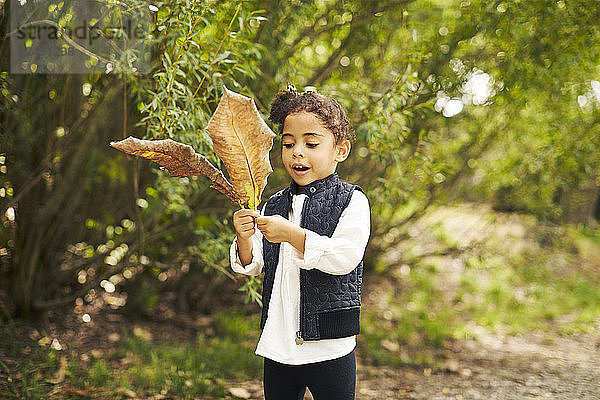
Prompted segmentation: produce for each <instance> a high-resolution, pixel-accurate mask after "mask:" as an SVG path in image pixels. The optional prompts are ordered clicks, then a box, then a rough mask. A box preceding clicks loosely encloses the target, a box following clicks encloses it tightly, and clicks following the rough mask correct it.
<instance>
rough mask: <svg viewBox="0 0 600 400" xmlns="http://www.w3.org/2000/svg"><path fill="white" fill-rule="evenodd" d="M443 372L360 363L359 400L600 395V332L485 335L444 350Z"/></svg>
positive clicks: (591, 398)
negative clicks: (551, 336)
mask: <svg viewBox="0 0 600 400" xmlns="http://www.w3.org/2000/svg"><path fill="white" fill-rule="evenodd" d="M447 356H448V357H449V358H448V360H447V361H446V363H445V365H444V367H445V368H444V369H443V370H433V371H432V370H430V369H417V368H407V367H406V368H400V369H392V368H388V367H383V368H378V367H370V366H363V367H362V372H361V373H360V377H361V381H360V384H359V390H358V394H359V396H358V398H359V399H364V400H367V399H373V400H375V399H377V400H379V399H427V400H450V399H453V400H461V399H464V400H467V399H474V400H477V399H486V400H488V399H498V400H512V399H514V400H517V399H518V400H522V399H554V400H598V399H600V336H598V335H592V334H586V335H573V336H569V337H559V338H555V339H553V340H548V339H547V338H544V337H543V336H542V335H535V334H530V335H526V336H516V337H504V338H501V337H497V336H487V337H483V338H480V339H479V340H477V341H475V340H471V341H467V342H463V343H460V344H458V345H456V346H455V348H454V349H453V350H452V351H451V352H448V354H447Z"/></svg>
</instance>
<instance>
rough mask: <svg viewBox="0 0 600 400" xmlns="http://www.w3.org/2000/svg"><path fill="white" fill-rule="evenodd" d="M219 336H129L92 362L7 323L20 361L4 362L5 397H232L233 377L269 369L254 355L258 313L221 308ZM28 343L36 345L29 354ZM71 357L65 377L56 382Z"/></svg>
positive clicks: (4, 345) (9, 347) (8, 350)
mask: <svg viewBox="0 0 600 400" xmlns="http://www.w3.org/2000/svg"><path fill="white" fill-rule="evenodd" d="M214 325H215V328H214V329H215V335H214V336H211V337H208V336H206V335H203V334H200V335H198V336H197V338H196V340H195V342H193V343H181V342H152V341H149V340H146V339H144V338H142V337H138V336H135V335H128V336H126V337H124V338H123V339H122V340H121V341H120V343H119V345H118V346H117V347H116V349H115V351H113V352H110V353H107V354H106V355H98V356H97V357H93V356H92V357H91V358H90V359H89V361H87V362H84V361H82V360H81V358H80V357H79V355H78V354H76V353H75V352H74V351H71V352H70V353H68V354H67V353H66V352H65V351H57V350H55V349H52V348H50V347H46V346H40V345H39V344H38V343H37V342H36V341H33V340H29V339H23V338H19V337H16V336H15V333H16V330H17V326H16V325H15V324H12V325H10V324H8V325H5V326H3V327H2V328H1V331H0V334H1V335H2V341H1V344H0V354H2V355H6V357H7V358H9V359H11V360H20V361H19V362H17V363H11V365H10V366H9V365H6V364H5V363H1V364H0V369H4V372H3V373H0V398H2V399H4V398H6V399H21V398H24V399H51V398H53V399H62V398H93V399H115V398H128V397H130V396H132V395H133V394H135V395H136V396H149V395H157V394H162V395H165V396H166V395H170V396H176V397H177V398H182V399H193V398H198V396H201V395H207V396H212V397H210V398H217V399H220V398H230V397H228V396H227V391H226V385H225V383H226V381H227V380H230V379H252V378H258V377H259V376H260V375H261V374H262V359H260V358H259V357H257V356H256V355H254V346H255V344H256V341H257V340H258V329H257V327H256V325H257V324H256V319H255V318H253V317H246V316H243V315H241V314H236V313H232V314H229V313H228V314H225V313H220V314H218V315H216V316H215V317H214ZM23 349H29V350H28V351H27V353H28V354H27V355H26V357H24V355H23ZM61 358H66V361H67V362H66V363H65V364H66V365H65V368H64V369H65V370H64V371H63V372H64V380H63V381H61V382H59V383H52V381H53V380H55V379H56V375H57V374H60V368H61V367H60V364H61Z"/></svg>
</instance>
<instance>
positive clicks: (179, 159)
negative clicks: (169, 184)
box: [110, 136, 241, 203]
mask: <svg viewBox="0 0 600 400" xmlns="http://www.w3.org/2000/svg"><path fill="white" fill-rule="evenodd" d="M110 145H111V146H112V147H114V148H116V149H118V150H121V151H123V152H125V153H127V154H132V155H135V156H139V157H144V158H147V159H149V160H152V161H154V162H156V163H158V164H160V165H162V166H163V167H165V168H166V169H167V170H168V171H169V173H170V175H171V176H191V175H204V176H206V177H208V178H209V179H210V180H211V182H212V185H211V186H212V187H213V188H215V189H217V190H218V191H219V192H221V193H223V194H224V195H225V196H227V197H229V198H230V199H231V200H232V201H234V202H236V203H240V201H241V198H240V196H239V195H238V194H237V193H236V191H235V190H234V188H233V186H232V185H231V183H230V182H229V181H228V180H227V179H226V178H225V176H224V175H223V173H222V172H221V171H220V170H219V169H217V168H216V167H215V166H214V165H212V164H211V163H210V161H208V160H207V159H206V157H204V156H203V155H202V154H198V153H196V152H195V151H194V149H193V148H192V147H191V146H188V145H185V144H182V143H179V142H176V141H174V140H171V139H166V140H143V139H138V138H135V137H132V136H130V137H128V138H127V139H123V140H120V141H118V142H111V143H110Z"/></svg>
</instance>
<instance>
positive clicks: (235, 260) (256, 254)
mask: <svg viewBox="0 0 600 400" xmlns="http://www.w3.org/2000/svg"><path fill="white" fill-rule="evenodd" d="M263 211H264V208H263ZM261 215H263V213H262V211H261ZM250 240H251V241H252V261H251V262H250V264H248V265H246V266H244V265H242V261H241V260H240V256H239V254H238V246H237V236H236V237H235V238H234V239H233V243H231V247H230V248H229V260H230V263H231V269H233V270H234V271H235V272H237V273H240V274H244V275H250V276H257V275H259V274H260V273H261V272H262V270H263V266H264V264H265V263H264V260H263V235H262V233H261V231H260V230H259V229H258V228H255V229H254V235H252V236H250Z"/></svg>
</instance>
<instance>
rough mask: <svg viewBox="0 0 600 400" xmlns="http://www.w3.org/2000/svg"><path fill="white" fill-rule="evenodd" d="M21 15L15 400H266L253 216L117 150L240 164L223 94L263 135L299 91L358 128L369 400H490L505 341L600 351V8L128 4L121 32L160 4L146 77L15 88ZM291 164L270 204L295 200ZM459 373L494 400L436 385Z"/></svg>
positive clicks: (9, 329) (0, 151)
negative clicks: (242, 247) (211, 125)
mask: <svg viewBox="0 0 600 400" xmlns="http://www.w3.org/2000/svg"><path fill="white" fill-rule="evenodd" d="M19 3H27V2H26V1H25V2H23V1H20V2H17V1H14V2H13V1H0V27H1V31H2V42H1V43H0V54H1V57H0V109H1V113H2V114H1V121H0V397H2V398H157V399H158V398H234V397H236V396H237V397H241V398H258V397H260V396H261V395H262V394H261V390H260V376H261V373H262V372H261V368H262V360H260V359H259V358H258V357H256V356H254V354H253V350H254V346H255V344H256V342H257V338H258V335H259V333H260V332H259V330H258V324H259V317H258V315H259V312H260V291H261V282H260V279H247V278H245V277H242V276H235V275H234V274H233V272H232V271H231V270H230V267H229V256H228V253H229V245H230V243H231V240H232V239H233V237H234V236H235V234H234V232H233V229H232V225H231V216H232V214H233V212H234V211H235V210H236V207H237V206H236V205H234V204H233V203H231V202H229V201H228V200H227V199H226V198H225V197H224V196H222V195H221V194H220V193H218V192H216V191H215V190H213V189H210V188H209V181H208V179H206V178H204V177H189V178H171V177H169V176H168V173H167V172H166V171H163V170H161V169H159V168H158V166H157V165H156V164H153V163H151V162H150V161H147V160H144V159H139V158H134V157H130V156H126V155H125V154H123V153H121V152H119V151H117V150H115V149H113V148H111V147H109V142H110V141H113V140H120V139H122V138H125V137H127V136H130V135H133V136H136V137H139V138H146V139H166V138H172V139H174V140H177V141H179V142H182V143H186V144H189V145H191V146H193V147H194V148H195V150H196V151H197V152H199V153H202V154H204V155H206V156H207V157H208V158H209V159H210V160H211V161H213V162H214V163H216V164H217V165H220V164H219V160H218V159H217V158H216V156H215V155H214V153H213V152H212V147H211V142H210V138H209V136H208V133H207V132H206V131H205V129H204V128H205V126H206V125H207V122H208V120H209V119H210V116H211V115H212V112H213V111H214V109H215V108H216V105H217V103H218V100H219V99H220V96H221V94H222V90H223V85H225V86H227V87H228V88H229V89H231V90H233V91H235V92H238V93H242V94H245V95H247V96H250V97H252V98H254V99H255V101H256V104H257V107H258V108H259V110H260V112H261V113H262V115H263V116H264V117H265V120H266V116H268V112H269V105H270V102H271V100H272V98H273V96H274V94H275V93H276V92H277V91H278V90H281V89H285V88H286V86H287V84H288V83H292V84H294V85H295V86H296V88H297V89H298V90H306V89H309V90H317V91H318V92H320V93H324V94H327V95H331V96H333V97H334V98H336V99H337V100H338V101H339V102H340V103H341V104H343V106H344V107H345V108H346V109H347V111H348V115H349V117H350V120H351V122H352V125H353V127H354V130H355V133H356V137H357V139H356V142H355V143H354V144H353V147H352V154H351V156H350V158H349V159H348V160H347V161H346V162H344V163H343V164H341V165H340V166H339V167H338V173H339V175H340V176H341V177H342V178H343V179H344V180H347V181H350V182H353V183H356V184H358V185H360V186H361V187H362V188H363V189H364V190H365V192H366V194H367V196H368V198H369V201H370V204H371V212H372V233H371V239H370V242H369V246H368V249H367V252H366V255H365V262H366V264H365V276H364V281H365V282H364V288H363V300H364V306H363V314H362V333H361V335H359V337H358V342H359V344H358V355H359V362H360V363H361V366H359V374H361V375H360V377H359V379H362V382H363V383H362V384H361V383H360V382H361V381H359V390H358V393H359V395H360V398H365V399H370V398H373V399H375V398H382V399H386V398H435V396H434V395H435V393H437V392H435V393H434V392H431V390H437V391H438V392H439V393H444V394H445V395H447V396H450V397H448V398H456V399H459V398H489V397H486V395H485V393H486V392H485V390H486V389H485V387H487V388H488V390H492V389H489V388H490V387H492V388H494V386H493V385H492V386H489V384H487V383H486V385H487V386H485V385H484V384H481V385H480V386H481V387H478V386H477V385H478V383H477V382H474V381H473V380H474V377H476V376H478V377H480V378H481V379H480V380H481V381H485V380H486V379H487V381H489V380H490V379H498V378H497V377H495V378H494V377H489V376H484V373H483V372H481V371H480V374H479V375H478V373H477V369H476V368H477V367H478V366H479V367H485V370H486V371H488V370H493V369H494V368H492V367H490V368H487V366H489V365H488V364H486V363H491V362H492V361H493V360H495V359H494V357H495V356H493V355H491V356H489V357H488V356H486V357H487V358H485V357H483V356H482V358H480V359H467V358H468V357H467V358H465V357H466V356H465V354H467V353H469V354H471V355H472V354H474V353H476V351H475V350H473V349H481V348H487V347H485V346H486V343H487V345H489V343H491V342H493V341H494V340H495V341H497V343H500V344H499V346H501V345H502V344H504V345H506V343H513V342H511V340H512V341H514V340H517V339H516V338H529V339H531V338H536V339H535V340H534V339H531V340H533V341H535V343H538V345H539V346H542V347H540V348H538V350H540V349H542V348H544V349H546V350H548V351H550V350H551V349H552V348H553V346H560V345H561V344H564V343H567V342H568V341H569V340H575V342H572V341H571V342H568V343H570V345H571V346H572V348H571V350H570V351H575V352H576V351H577V349H579V350H580V351H583V350H585V351H588V352H589V351H596V352H597V349H596V348H595V347H593V346H594V344H595V343H596V341H597V343H600V341H598V331H599V329H600V325H599V323H600V319H599V318H600V274H599V269H598V268H599V267H600V228H599V226H598V223H599V221H600V58H599V56H600V45H599V44H598V43H600V30H599V28H600V26H599V22H598V21H600V8H599V7H598V4H597V1H596V0H573V1H567V0H565V1H563V0H561V1H547V0H530V1H519V0H506V1H497V0H496V1H479V0H464V1H454V0H438V1H434V0H430V1H426V0H424V1H414V0H401V1H392V0H390V1H376V0H372V1H336V0H320V1H308V2H305V1H296V0H295V1H288V2H278V1H270V0H269V1H225V2H219V1H210V0H207V1H202V2H190V1H183V0H173V1H169V2H163V1H154V2H150V3H149V2H140V1H126V2H122V3H119V4H116V3H114V4H113V2H107V3H106V4H104V8H103V10H104V11H105V14H102V15H98V18H109V17H110V18H117V17H118V16H119V15H121V14H122V13H124V12H126V9H127V8H128V7H129V8H132V7H144V8H147V9H148V13H149V15H150V20H149V23H148V32H147V33H148V35H147V38H146V40H147V42H148V44H149V45H151V49H152V52H151V58H150V59H149V60H150V61H149V62H150V71H149V72H148V73H144V74H140V73H138V72H137V71H136V70H135V69H134V68H132V67H131V63H129V64H128V61H127V60H128V59H129V58H128V57H130V56H131V54H129V53H126V52H122V53H119V52H118V51H117V52H116V53H115V54H113V58H114V61H113V64H112V65H111V66H110V68H109V67H106V66H103V65H100V66H101V68H100V70H99V71H98V70H97V71H96V72H94V73H87V74H85V73H80V74H73V73H69V70H68V68H67V69H65V70H60V66H59V68H58V70H57V71H56V73H52V74H50V73H44V74H42V73H37V72H36V68H34V66H33V65H30V64H24V65H21V66H20V67H23V68H27V69H28V71H25V72H28V73H13V72H11V71H14V70H11V48H10V40H11V35H12V36H14V35H16V33H15V29H16V27H15V26H14V24H13V26H11V18H10V16H11V13H10V8H11V7H18V6H19ZM39 3H40V4H42V8H44V7H47V9H48V10H47V12H46V10H45V8H44V9H43V10H42V11H43V12H44V13H45V14H47V15H46V17H45V18H46V19H48V20H52V21H57V23H58V24H59V25H60V24H61V23H62V25H60V26H65V23H66V22H65V21H67V22H68V21H69V20H77V18H78V15H77V14H76V12H75V11H74V10H73V8H72V7H70V5H69V4H70V3H69V2H66V4H65V2H63V1H58V0H51V1H44V2H39ZM100 3H102V2H100ZM107 16H108V17H107ZM61 21H62V22H61ZM13 22H14V21H13ZM115 42H116V43H117V42H118V40H117V39H115ZM75 51H76V50H75ZM89 60H90V63H91V64H92V65H96V64H97V63H98V61H97V59H94V57H93V55H90V56H89ZM94 60H95V61H94ZM100 64H101V63H100ZM103 68H104V70H102V69H103ZM21 72H24V71H21ZM273 129H274V130H275V127H273ZM279 151H280V140H279V138H277V139H276V140H275V144H274V147H273V151H272V152H271V160H272V164H273V166H274V169H275V172H274V173H273V174H271V175H270V177H269V182H268V186H267V188H266V190H265V193H264V194H263V199H267V198H268V197H269V196H270V195H271V194H273V193H275V192H276V191H278V190H279V189H281V188H283V187H285V186H287V185H288V184H289V181H288V180H289V178H288V177H287V175H286V173H285V171H284V170H283V169H282V168H281V163H280V160H279V158H280V157H279ZM582 335H583V336H582ZM511 338H512V339H511ZM529 339H527V340H525V339H523V340H525V341H526V342H530V341H531V340H529ZM565 340H566V341H567V342H564V341H565ZM577 340H579V342H577ZM473 343H475V344H473ZM494 343H496V342H494ZM513 344H514V343H513ZM578 344H579V345H578ZM588 345H590V346H592V347H591V349H592V350H590V348H587V347H586V346H588ZM468 346H474V347H471V348H470V347H468ZM492 347H493V346H492ZM467 349H470V350H469V351H467ZM503 349H504V348H503ZM516 349H517V350H516V351H515V352H516V353H519V352H521V351H523V347H518V346H517V347H516ZM557 351H558V350H557ZM536 352H537V353H539V351H536ZM575 358H577V357H575ZM490 360H492V361H490ZM563 361H564V360H563ZM582 362H583V361H582ZM469 363H470V364H469ZM494 365H495V364H494ZM510 365H511V364H510V363H509V366H510ZM590 365H591V364H590ZM565 366H568V365H566V364H561V365H560V368H557V371H558V370H562V371H563V372H565V369H566V370H568V369H569V368H564V367H565ZM512 367H514V365H513V366H512ZM580 367H581V366H580ZM540 368H541V367H540ZM581 368H582V369H583V370H587V372H588V373H589V372H590V371H589V369H586V368H583V367H581ZM369 371H370V372H369ZM381 371H388V375H389V376H388V375H386V376H385V377H382V376H380V375H377V373H380V372H381ZM411 371H412V372H411ZM510 371H511V372H510V373H513V374H515V375H517V376H521V375H522V374H523V372H522V371H521V370H519V369H518V368H516V367H514V368H512V369H511V370H510ZM411 373H412V374H413V375H414V376H410V375H409V374H411ZM446 373H448V374H450V375H448V376H450V378H448V379H450V380H451V379H455V380H460V379H463V380H468V381H469V382H471V385H472V387H471V386H470V387H471V388H472V390H473V391H474V393H475V392H476V393H478V395H479V396H483V397H476V396H475V395H474V394H472V393H471V392H468V391H467V390H466V389H464V388H463V389H456V388H455V387H453V386H447V387H446V386H444V387H442V386H439V385H442V384H441V383H440V384H439V385H438V386H439V387H438V386H436V384H435V383H432V381H431V379H433V378H432V377H435V376H436V374H438V376H445V375H443V374H446ZM486 373H488V374H491V373H492V372H489V371H488V372H486ZM557 373H558V372H557ZM373 377H375V378H373ZM386 377H387V378H386ZM570 378H572V379H574V380H576V379H579V378H578V377H568V376H567V377H562V379H563V387H566V386H564V385H567V386H568V382H569V381H571V379H570ZM370 379H377V380H378V381H377V382H371V381H370ZM386 379H387V380H386ZM423 379H429V380H430V381H429V384H426V385H425V384H423V382H424V381H423ZM487 381H486V382H487ZM517 381H518V380H517ZM369 382H371V383H369ZM565 382H567V383H565ZM572 382H575V381H572ZM388 383H389V384H388ZM521 383H523V382H521ZM575 383H577V382H575ZM588 383H589V393H587V392H585V393H584V392H582V393H583V394H581V397H578V398H588V397H585V396H586V395H588V394H589V395H590V396H592V397H589V398H590V399H591V398H597V397H593V396H595V395H597V394H598V392H597V388H595V389H594V386H593V385H592V383H591V381H589V382H588ZM580 384H581V382H579V384H578V385H579V387H581V385H580ZM361 385H362V386H361ZM445 385H449V384H447V383H446V384H445ZM388 386H389V387H388ZM517 386H518V387H521V386H523V387H524V386H526V385H525V384H524V383H523V384H522V385H520V386H519V384H518V382H517ZM425 387H428V389H427V388H425ZM473 387H475V389H473ZM540 387H544V386H543V385H542V386H540ZM584 387H585V385H584ZM446 389H447V390H446ZM428 390H429V392H428ZM444 390H446V391H445V392H444ZM495 390H499V389H497V386H496V389H495ZM539 390H542V389H539ZM544 390H545V389H544ZM594 390H595V391H596V392H595V393H592V391H594ZM511 391H512V392H513V394H515V393H516V392H515V390H513V389H511V387H509V389H507V393H509V392H511ZM469 393H471V394H469ZM540 393H541V394H540ZM540 393H538V394H540V396H542V395H543V394H544V393H545V392H544V393H542V392H540ZM161 396H162V397H161ZM402 396H413V397H402ZM419 396H423V397H419ZM458 396H461V397H458ZM469 396H471V397H469ZM566 396H567V397H564V398H565V399H568V398H572V397H568V394H567V395H566ZM542 397H544V396H542ZM440 398H445V397H440ZM498 398H511V397H510V396H509V395H508V394H507V397H498ZM515 398H525V397H515ZM557 398H562V397H557Z"/></svg>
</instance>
